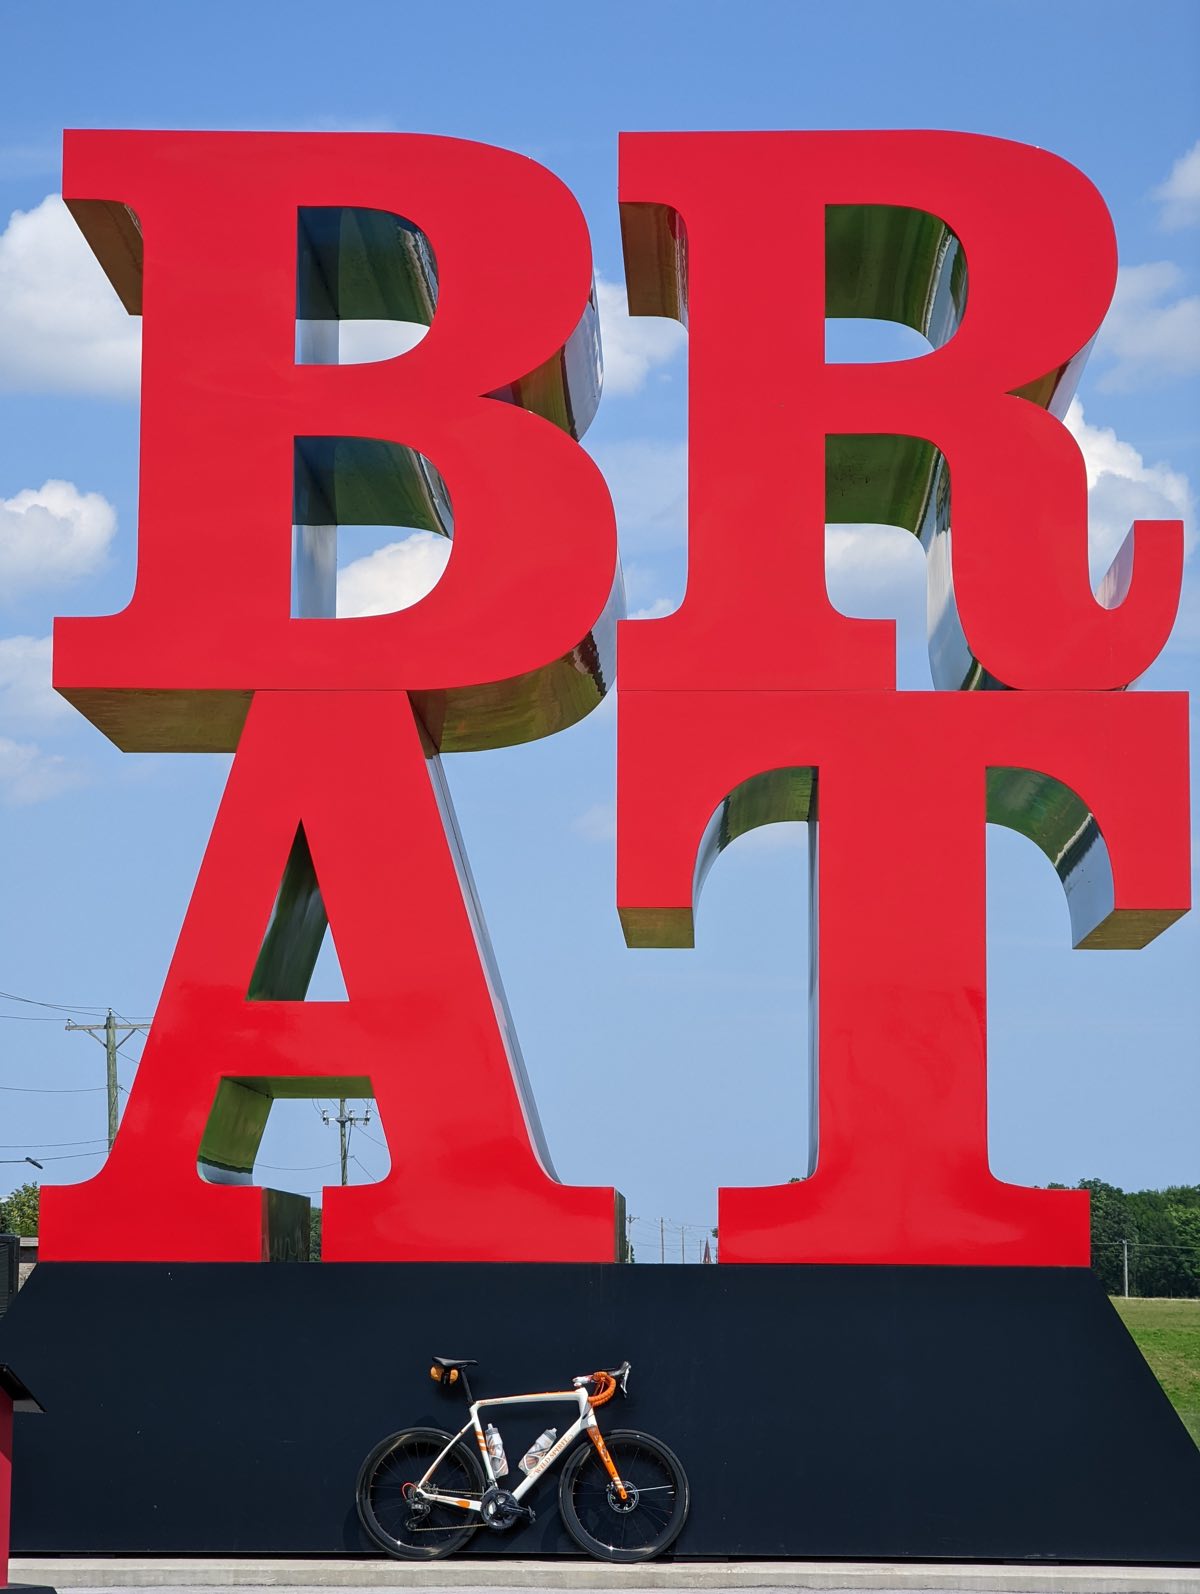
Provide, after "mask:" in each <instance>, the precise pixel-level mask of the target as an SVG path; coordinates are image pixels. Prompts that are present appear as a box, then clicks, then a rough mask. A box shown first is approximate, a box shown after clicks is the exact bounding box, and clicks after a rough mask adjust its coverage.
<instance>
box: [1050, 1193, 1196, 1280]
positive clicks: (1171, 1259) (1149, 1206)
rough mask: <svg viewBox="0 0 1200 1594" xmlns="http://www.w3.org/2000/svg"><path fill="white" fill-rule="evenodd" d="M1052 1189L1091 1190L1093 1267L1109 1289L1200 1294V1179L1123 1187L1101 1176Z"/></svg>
mask: <svg viewBox="0 0 1200 1594" xmlns="http://www.w3.org/2000/svg"><path fill="white" fill-rule="evenodd" d="M1048 1188H1049V1189H1051V1190H1066V1189H1068V1188H1074V1189H1076V1190H1087V1191H1090V1193H1091V1197H1092V1267H1093V1269H1094V1270H1095V1271H1096V1272H1097V1273H1098V1274H1099V1275H1100V1278H1101V1280H1102V1281H1103V1283H1104V1287H1105V1289H1106V1290H1107V1291H1108V1293H1109V1294H1110V1295H1121V1294H1123V1293H1124V1289H1125V1264H1126V1258H1128V1264H1129V1293H1130V1295H1174V1296H1200V1184H1176V1185H1169V1186H1168V1187H1167V1189H1165V1190H1128V1191H1126V1190H1122V1189H1120V1188H1119V1186H1117V1185H1115V1184H1106V1183H1105V1181H1104V1180H1103V1179H1081V1180H1080V1181H1079V1183H1078V1184H1077V1185H1074V1186H1068V1185H1064V1184H1052V1185H1050V1186H1049V1187H1048Z"/></svg>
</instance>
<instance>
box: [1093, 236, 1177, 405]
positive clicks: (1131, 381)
mask: <svg viewBox="0 0 1200 1594" xmlns="http://www.w3.org/2000/svg"><path fill="white" fill-rule="evenodd" d="M1183 280H1184V277H1183V272H1182V271H1181V270H1180V268H1179V267H1178V266H1177V265H1175V263H1174V262H1173V261H1170V260H1158V261H1154V262H1152V263H1150V264H1148V265H1144V266H1123V267H1122V268H1121V270H1120V271H1119V272H1118V273H1117V291H1116V293H1115V295H1114V297H1113V302H1112V308H1111V310H1110V311H1109V312H1108V315H1107V317H1106V318H1105V321H1104V325H1103V327H1102V328H1101V329H1100V339H1099V345H1098V347H1099V351H1100V352H1101V353H1102V354H1104V355H1107V356H1108V357H1109V358H1110V359H1112V360H1113V361H1114V363H1113V365H1112V366H1111V368H1110V369H1109V370H1107V371H1105V373H1104V374H1103V376H1101V378H1100V383H1099V385H1100V387H1101V388H1102V389H1104V390H1105V391H1108V392H1116V391H1126V390H1128V389H1130V388H1136V387H1143V386H1146V385H1148V384H1150V383H1153V382H1161V381H1162V380H1163V379H1164V378H1167V377H1173V376H1174V377H1180V376H1191V375H1193V374H1195V373H1196V372H1197V371H1200V295H1197V294H1181V293H1180V292H1179V289H1180V288H1181V287H1182V285H1183Z"/></svg>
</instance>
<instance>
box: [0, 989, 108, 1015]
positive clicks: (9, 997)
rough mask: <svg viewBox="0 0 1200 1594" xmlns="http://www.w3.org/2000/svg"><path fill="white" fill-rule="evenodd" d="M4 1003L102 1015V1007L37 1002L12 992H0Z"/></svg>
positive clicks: (63, 1011) (35, 999)
mask: <svg viewBox="0 0 1200 1594" xmlns="http://www.w3.org/2000/svg"><path fill="white" fill-rule="evenodd" d="M0 997H3V998H4V1000H5V1001H6V1002H22V1003H24V1004H25V1006H26V1007H52V1008H54V1010H55V1011H56V1012H59V1013H103V1012H105V1011H106V1010H105V1009H104V1008H103V1007H88V1006H80V1004H79V1003H78V1002H39V1001H38V1000H37V998H36V997H33V996H17V995H16V994H15V993H14V992H13V991H0Z"/></svg>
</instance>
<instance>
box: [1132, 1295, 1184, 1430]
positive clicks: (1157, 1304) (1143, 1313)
mask: <svg viewBox="0 0 1200 1594" xmlns="http://www.w3.org/2000/svg"><path fill="white" fill-rule="evenodd" d="M1113 1305H1114V1306H1115V1307H1116V1309H1117V1311H1118V1312H1119V1314H1120V1316H1121V1320H1122V1322H1123V1323H1124V1324H1125V1327H1126V1328H1127V1329H1128V1330H1129V1332H1130V1333H1131V1334H1132V1335H1133V1337H1134V1339H1135V1340H1136V1341H1137V1346H1138V1349H1139V1350H1140V1351H1141V1353H1142V1355H1143V1356H1144V1357H1145V1358H1146V1360H1147V1361H1148V1362H1149V1363H1150V1368H1151V1370H1152V1372H1153V1373H1154V1376H1155V1377H1156V1378H1157V1379H1158V1381H1159V1383H1160V1384H1161V1385H1162V1386H1163V1388H1164V1389H1165V1390H1166V1392H1167V1396H1168V1398H1169V1399H1170V1401H1171V1404H1172V1405H1173V1406H1174V1407H1175V1410H1176V1411H1177V1412H1178V1413H1179V1415H1180V1416H1181V1417H1182V1418H1183V1422H1184V1426H1185V1427H1186V1428H1187V1430H1188V1432H1189V1433H1190V1434H1191V1436H1192V1438H1193V1439H1194V1440H1195V1441H1196V1443H1197V1444H1198V1445H1200V1300H1197V1301H1141V1300H1129V1301H1126V1300H1122V1299H1121V1298H1120V1297H1114V1298H1113Z"/></svg>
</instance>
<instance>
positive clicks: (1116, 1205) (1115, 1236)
mask: <svg viewBox="0 0 1200 1594" xmlns="http://www.w3.org/2000/svg"><path fill="white" fill-rule="evenodd" d="M1047 1188H1049V1189H1051V1190H1067V1189H1075V1190H1087V1191H1089V1192H1090V1193H1091V1198H1092V1267H1093V1268H1094V1269H1095V1271H1096V1272H1097V1273H1098V1274H1099V1275H1100V1278H1101V1280H1102V1282H1103V1284H1104V1287H1105V1289H1106V1290H1107V1291H1108V1292H1109V1294H1110V1295H1120V1294H1122V1293H1123V1291H1124V1288H1125V1265H1126V1260H1128V1265H1129V1293H1130V1295H1174V1296H1200V1184H1176V1185H1170V1186H1168V1188H1167V1189H1165V1190H1131V1191H1125V1190H1122V1189H1120V1188H1119V1187H1118V1186H1117V1185H1115V1184H1106V1183H1105V1181H1104V1180H1103V1179H1081V1180H1080V1181H1079V1183H1078V1184H1077V1185H1073V1186H1072V1185H1065V1184H1051V1185H1049V1186H1048V1187H1047ZM39 1195H40V1191H39V1189H38V1186H37V1185H36V1184H34V1183H32V1182H30V1183H29V1184H23V1185H19V1186H18V1187H17V1189H15V1190H14V1191H13V1192H12V1194H11V1195H10V1196H7V1197H5V1198H4V1199H2V1200H0V1233H3V1234H36V1233H37V1231H38V1197H39ZM320 1254H321V1212H320V1208H318V1207H314V1208H313V1213H312V1257H313V1260H314V1261H315V1260H316V1259H317V1258H318V1257H319V1256H320Z"/></svg>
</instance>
